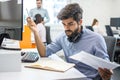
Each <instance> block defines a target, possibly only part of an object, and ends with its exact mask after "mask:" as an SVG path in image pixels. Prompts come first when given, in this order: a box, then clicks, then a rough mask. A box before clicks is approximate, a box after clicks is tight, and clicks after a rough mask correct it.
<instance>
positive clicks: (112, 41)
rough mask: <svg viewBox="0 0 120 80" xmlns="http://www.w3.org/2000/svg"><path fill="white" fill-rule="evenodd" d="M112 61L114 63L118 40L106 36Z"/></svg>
mask: <svg viewBox="0 0 120 80" xmlns="http://www.w3.org/2000/svg"><path fill="white" fill-rule="evenodd" d="M104 39H105V42H106V45H107V51H108V55H109V57H110V61H114V53H115V47H116V42H117V39H116V38H115V37H112V36H104Z"/></svg>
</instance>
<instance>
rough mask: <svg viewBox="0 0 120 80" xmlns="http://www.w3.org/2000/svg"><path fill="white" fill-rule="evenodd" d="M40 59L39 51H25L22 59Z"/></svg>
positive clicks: (28, 60) (33, 60) (32, 60)
mask: <svg viewBox="0 0 120 80" xmlns="http://www.w3.org/2000/svg"><path fill="white" fill-rule="evenodd" d="M38 59H39V55H38V53H37V52H25V54H24V55H23V57H22V59H21V61H22V62H36V61H37V60H38Z"/></svg>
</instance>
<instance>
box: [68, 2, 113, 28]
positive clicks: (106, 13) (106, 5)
mask: <svg viewBox="0 0 120 80" xmlns="http://www.w3.org/2000/svg"><path fill="white" fill-rule="evenodd" d="M70 1H71V2H70V3H74V2H77V3H79V4H80V5H81V7H82V8H83V10H84V13H83V25H91V23H92V20H93V19H94V18H97V19H98V20H99V26H101V28H102V29H103V30H105V27H104V25H106V24H109V19H110V16H111V2H112V1H111V0H70Z"/></svg>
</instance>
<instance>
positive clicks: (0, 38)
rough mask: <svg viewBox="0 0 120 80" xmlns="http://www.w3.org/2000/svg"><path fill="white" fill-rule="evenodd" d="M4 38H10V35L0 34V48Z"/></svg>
mask: <svg viewBox="0 0 120 80" xmlns="http://www.w3.org/2000/svg"><path fill="white" fill-rule="evenodd" d="M4 38H10V35H9V34H8V33H2V34H0V46H1V44H2V41H3V39H4Z"/></svg>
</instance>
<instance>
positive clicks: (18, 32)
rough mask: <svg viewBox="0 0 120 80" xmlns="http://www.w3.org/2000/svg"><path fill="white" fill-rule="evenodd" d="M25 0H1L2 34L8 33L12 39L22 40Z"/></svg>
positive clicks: (0, 18) (0, 24)
mask: <svg viewBox="0 0 120 80" xmlns="http://www.w3.org/2000/svg"><path fill="white" fill-rule="evenodd" d="M22 31H23V0H0V34H1V33H8V34H9V35H10V38H11V39H15V40H22Z"/></svg>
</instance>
